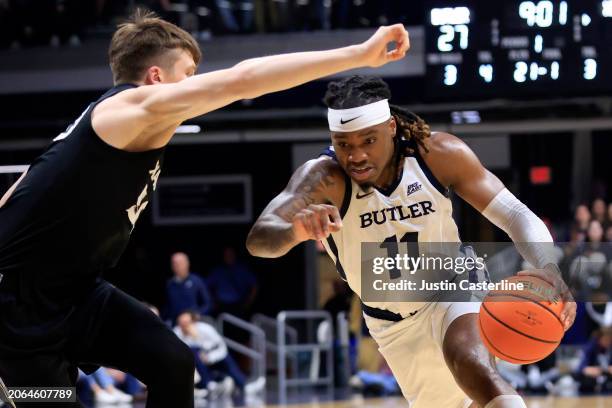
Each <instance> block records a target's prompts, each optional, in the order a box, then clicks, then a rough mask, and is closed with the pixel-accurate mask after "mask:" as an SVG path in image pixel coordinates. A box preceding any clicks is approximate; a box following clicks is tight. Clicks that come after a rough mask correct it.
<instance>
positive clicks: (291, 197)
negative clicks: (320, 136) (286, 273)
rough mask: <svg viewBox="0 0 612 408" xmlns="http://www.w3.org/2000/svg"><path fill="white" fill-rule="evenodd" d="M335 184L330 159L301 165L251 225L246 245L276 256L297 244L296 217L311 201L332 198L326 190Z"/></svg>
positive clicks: (260, 252)
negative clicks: (294, 227)
mask: <svg viewBox="0 0 612 408" xmlns="http://www.w3.org/2000/svg"><path fill="white" fill-rule="evenodd" d="M335 184H336V180H335V178H334V175H333V173H332V172H331V171H330V164H328V163H325V162H323V163H316V164H314V165H311V166H309V165H305V166H303V167H302V168H301V169H299V170H298V171H297V172H296V173H295V174H294V176H293V177H292V179H291V180H290V181H289V185H288V186H287V188H286V189H285V191H284V192H283V193H281V194H280V195H278V196H277V197H276V198H275V199H274V200H272V202H270V204H269V205H268V207H267V208H266V209H265V210H264V211H263V213H262V215H261V216H260V218H259V219H258V220H257V222H256V223H255V225H254V226H253V228H252V229H251V232H250V233H249V237H248V238H247V247H249V250H251V253H256V254H257V255H258V256H266V257H276V256H281V255H283V254H285V253H286V252H287V251H289V250H290V249H291V248H292V247H293V246H295V245H297V242H295V236H294V234H293V218H294V217H295V215H296V214H297V213H298V212H300V211H301V210H303V209H304V208H306V207H308V206H309V205H310V204H316V203H323V202H327V201H329V200H328V198H327V197H326V194H325V192H326V190H327V189H329V188H330V187H334V185H335Z"/></svg>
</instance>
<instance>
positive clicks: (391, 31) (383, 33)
mask: <svg viewBox="0 0 612 408" xmlns="http://www.w3.org/2000/svg"><path fill="white" fill-rule="evenodd" d="M392 42H395V49H393V50H391V51H388V50H387V46H388V45H389V43H392ZM361 47H362V48H363V52H364V58H365V64H366V65H368V66H370V67H379V66H381V65H384V64H386V63H388V62H391V61H397V60H400V59H402V58H404V56H405V55H406V52H407V51H408V50H409V49H410V38H409V36H408V31H406V29H405V28H404V26H403V25H402V24H394V25H392V26H382V27H380V28H379V29H378V30H377V31H376V33H374V35H373V36H372V37H370V38H369V39H368V40H367V41H366V42H364V43H362V44H361Z"/></svg>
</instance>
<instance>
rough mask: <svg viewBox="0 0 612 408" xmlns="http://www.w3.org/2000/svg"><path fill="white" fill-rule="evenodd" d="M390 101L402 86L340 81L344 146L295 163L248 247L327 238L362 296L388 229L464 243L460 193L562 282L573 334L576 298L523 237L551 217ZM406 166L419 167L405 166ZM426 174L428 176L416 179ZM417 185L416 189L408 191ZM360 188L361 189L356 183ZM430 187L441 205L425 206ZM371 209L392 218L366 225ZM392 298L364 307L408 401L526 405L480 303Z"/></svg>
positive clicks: (285, 246) (334, 118) (335, 130)
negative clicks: (374, 250)
mask: <svg viewBox="0 0 612 408" xmlns="http://www.w3.org/2000/svg"><path fill="white" fill-rule="evenodd" d="M389 99H391V91H390V90H389V88H388V86H387V84H386V83H385V82H384V81H382V80H381V79H380V78H374V77H362V76H353V77H349V78H346V79H343V80H341V81H338V82H332V83H330V84H329V86H328V91H327V94H326V96H325V103H326V104H327V106H328V107H329V113H328V121H329V128H330V133H331V143H332V147H333V149H329V150H328V151H326V153H325V154H324V155H322V156H321V157H319V158H316V159H313V160H310V161H309V162H307V163H305V164H304V165H303V166H302V167H300V168H299V169H298V170H296V172H295V173H294V174H293V176H292V177H291V180H290V181H289V183H288V185H287V187H286V188H285V190H284V191H283V192H282V193H281V194H279V195H278V196H277V197H276V198H274V199H273V200H272V201H271V202H270V203H269V204H268V206H267V207H266V208H265V209H264V210H263V212H262V214H261V216H260V217H259V219H258V220H257V222H256V223H255V225H254V226H253V228H252V229H251V232H250V233H249V236H248V238H247V243H246V245H247V248H248V250H249V252H250V253H251V254H252V255H255V256H260V257H267V258H274V257H279V256H282V255H284V254H285V253H287V252H288V251H289V250H290V249H291V248H293V247H295V246H296V245H298V244H300V243H301V242H304V241H307V240H322V241H323V242H324V243H325V245H326V249H327V250H328V252H329V253H330V255H331V256H332V258H333V260H334V261H335V262H336V266H337V269H338V272H339V273H340V274H341V276H342V277H343V278H344V279H345V280H347V282H348V283H349V285H350V286H351V287H352V288H354V290H356V291H357V293H358V294H359V295H360V296H361V294H360V293H359V291H361V281H360V277H361V255H360V251H361V242H362V241H363V242H380V240H379V239H378V238H380V237H381V234H380V233H378V232H377V231H382V233H383V235H382V236H384V237H386V236H389V233H392V232H398V233H400V231H401V234H403V233H404V232H405V231H406V229H410V230H412V232H413V233H414V232H415V231H418V233H419V234H425V235H427V236H429V237H430V238H429V241H433V242H448V241H444V239H445V238H444V237H447V238H446V239H452V240H453V241H450V242H457V241H458V240H459V237H458V234H457V229H456V226H455V224H454V221H453V220H452V217H451V211H446V209H450V200H449V195H448V193H449V190H450V189H452V190H453V191H454V192H455V193H457V195H459V196H460V197H461V198H463V199H464V200H465V201H467V202H468V203H469V204H471V205H472V206H473V207H475V208H476V209H477V210H479V211H481V212H482V214H483V215H484V216H485V217H487V218H488V219H489V220H490V221H492V222H493V223H494V224H495V225H497V226H498V227H500V228H501V229H502V230H504V231H505V232H506V233H508V235H509V236H510V238H512V240H513V241H514V242H515V243H518V244H517V247H518V249H519V251H520V252H521V255H522V256H523V257H524V258H525V259H526V260H527V261H529V262H530V264H532V265H535V266H536V267H538V268H541V269H535V270H531V271H524V272H522V273H521V274H531V275H535V276H539V277H541V278H543V279H544V280H547V281H549V282H550V283H551V284H553V285H554V286H555V287H556V288H557V289H558V290H559V292H560V294H561V299H563V300H564V301H565V308H564V310H563V313H562V315H561V320H562V321H563V324H564V326H565V329H566V330H567V329H568V328H569V327H570V326H571V324H572V323H573V320H574V317H575V314H576V304H575V303H574V302H573V298H572V297H571V294H570V293H569V292H568V291H567V287H566V286H565V284H564V283H563V281H562V280H561V278H560V275H559V274H558V269H557V268H556V266H555V265H554V264H552V263H550V259H549V258H548V257H547V254H546V252H545V251H544V252H542V251H541V249H542V246H540V245H524V244H525V243H534V242H536V243H550V242H552V237H551V236H550V233H549V232H548V230H547V229H546V226H545V225H544V223H543V222H542V221H541V220H540V219H539V218H537V216H535V214H533V213H532V212H531V211H530V210H529V209H528V208H527V207H526V206H525V205H524V204H522V203H521V202H520V201H519V200H518V199H517V198H516V197H514V196H513V195H512V194H511V193H510V192H509V191H508V190H507V189H505V187H504V185H503V184H502V182H501V181H500V180H499V179H498V178H497V177H496V176H495V175H493V174H492V173H490V172H489V171H487V170H486V169H485V168H484V167H483V166H482V164H481V163H480V161H479V160H478V158H477V157H476V155H475V154H474V153H473V152H472V150H471V149H470V148H469V147H468V146H467V145H466V144H465V143H464V142H463V141H461V140H460V139H459V138H457V137H456V136H453V135H450V134H448V133H443V132H430V129H429V126H428V125H427V124H426V123H425V122H424V121H423V120H422V119H421V118H419V117H418V116H417V115H415V114H413V113H412V112H409V111H406V110H405V109H402V108H400V107H398V106H395V105H390V104H389V103H388V100H389ZM413 159H415V160H413ZM404 167H408V169H411V170H409V171H412V174H405V172H404ZM417 173H418V174H417ZM421 174H422V175H421ZM402 177H404V179H405V178H409V181H406V180H403V179H402ZM411 177H412V178H411ZM415 178H418V180H420V181H419V182H417V183H413V182H414V180H415ZM401 182H404V184H400V183H401ZM406 183H413V184H411V186H416V187H415V188H414V189H409V188H408V187H406ZM353 185H356V186H357V187H356V188H355V190H356V191H351V189H352V188H353V187H352V186H353ZM409 186H410V185H409ZM402 189H404V190H402ZM421 189H422V190H423V191H420V190H421ZM426 190H428V191H429V193H426V192H425V191H426ZM435 190H437V191H435ZM398 191H399V192H400V193H397V192H398ZM419 193H421V194H422V197H429V198H427V199H430V200H432V201H433V204H432V201H427V202H426V203H427V205H424V206H419V205H418V204H421V203H419V202H418V201H419V199H417V198H415V196H418V195H419ZM427 194H429V195H427ZM406 203H407V204H406ZM398 205H400V206H399V207H395V206H398ZM402 205H403V206H402ZM406 205H408V207H406ZM432 205H434V206H436V205H437V207H436V208H432ZM389 206H391V207H389ZM351 207H354V208H355V207H356V208H358V209H357V210H352V211H351ZM385 207H386V208H385ZM397 208H400V209H402V208H403V209H402V211H404V209H405V210H406V213H405V214H404V213H403V212H402V213H401V217H402V218H401V220H404V221H403V222H402V223H400V221H401V220H400V219H399V218H400V216H399V215H398V216H397V218H396V215H395V213H393V212H392V211H393V210H396V209H397ZM441 208H444V209H445V211H444V212H442V210H441ZM372 210H377V211H376V212H377V213H383V212H385V211H386V214H385V215H387V214H389V215H388V216H385V217H381V218H382V220H378V219H376V222H375V223H374V222H371V221H369V222H364V220H366V219H367V218H365V217H364V215H370V214H371V213H370V212H368V211H372ZM433 213H435V215H432V214H433ZM440 214H444V215H443V216H441V215H440ZM427 215H430V216H429V217H428V216H427ZM434 217H437V218H434ZM428 219H434V220H435V221H428ZM445 230H446V231H448V232H447V233H445V232H444V231H445ZM399 236H401V235H399ZM431 237H433V238H431ZM392 238H394V239H395V237H393V236H392ZM336 242H339V243H338V244H337V245H336ZM343 252H344V254H343ZM347 264H348V265H349V267H347ZM343 265H344V266H343ZM391 303H392V302H387V303H385V304H386V305H387V307H388V308H387V309H378V308H375V307H371V306H368V305H366V304H365V303H364V304H363V311H364V314H365V315H366V316H365V317H366V322H367V324H368V328H369V329H370V332H371V334H372V337H374V338H375V340H376V341H377V343H378V345H379V350H380V351H381V353H382V354H383V356H384V357H385V359H386V360H387V363H388V364H389V366H390V367H391V369H392V370H393V372H394V375H395V376H396V378H397V381H398V383H399V384H400V387H401V388H402V392H403V393H404V395H405V396H406V398H408V399H409V400H411V401H413V402H415V401H416V402H415V408H421V407H425V408H428V407H439V408H457V407H465V408H467V406H468V405H469V407H470V408H525V404H524V402H523V400H522V398H521V397H520V396H518V395H517V394H516V391H515V390H514V389H512V387H510V385H509V384H508V383H507V382H505V381H504V380H503V379H502V378H501V376H500V375H499V373H498V372H497V370H496V368H495V363H494V362H493V359H492V358H491V356H490V354H489V352H488V350H487V349H486V348H485V346H484V345H483V343H482V341H481V340H480V336H479V333H478V326H477V324H478V315H477V312H478V308H479V304H478V303H477V302H463V303H454V304H453V303H452V302H438V304H437V305H436V304H434V302H430V303H429V304H428V305H427V306H422V309H419V310H415V311H412V312H409V313H408V312H404V311H405V310H403V309H402V306H401V305H400V303H401V302H396V304H391ZM394 307H395V309H394V310H395V311H393V310H390V309H393V308H394ZM424 316H425V317H424ZM434 327H435V328H434ZM432 333H433V334H432ZM438 333H441V335H439V334H438ZM420 338H424V340H420ZM427 353H429V354H427ZM423 355H426V357H424V358H423V357H422V356H423ZM430 356H431V358H430ZM419 359H420V360H419ZM417 365H418V366H417ZM440 367H441V368H440Z"/></svg>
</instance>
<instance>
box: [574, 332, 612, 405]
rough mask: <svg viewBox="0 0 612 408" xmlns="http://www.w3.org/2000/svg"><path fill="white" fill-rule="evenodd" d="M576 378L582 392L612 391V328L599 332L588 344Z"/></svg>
mask: <svg viewBox="0 0 612 408" xmlns="http://www.w3.org/2000/svg"><path fill="white" fill-rule="evenodd" d="M583 353H584V354H583V357H582V362H581V364H580V367H579V369H578V372H577V373H576V378H577V380H578V381H579V382H580V391H581V392H596V393H599V392H610V391H612V328H606V329H600V330H597V331H596V332H595V334H594V336H593V339H592V340H591V341H590V342H588V343H587V344H586V346H585V347H584V350H583Z"/></svg>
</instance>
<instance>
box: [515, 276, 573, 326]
mask: <svg viewBox="0 0 612 408" xmlns="http://www.w3.org/2000/svg"><path fill="white" fill-rule="evenodd" d="M551 265H552V264H551ZM555 269H556V270H555ZM517 275H518V276H535V277H536V278H540V279H542V280H544V281H546V282H548V283H550V284H551V285H552V286H553V287H554V288H555V290H556V291H557V293H558V294H559V296H560V298H561V301H562V302H563V310H562V311H561V316H559V318H560V319H561V321H562V322H563V328H564V329H565V331H567V330H568V329H569V328H570V327H572V324H574V320H575V319H576V302H575V301H574V297H573V296H572V293H571V292H570V290H569V288H568V287H567V285H566V284H565V282H564V281H563V278H561V272H560V271H559V269H558V268H556V267H555V268H546V267H545V268H544V269H532V270H528V271H520V272H519V273H518V274H517Z"/></svg>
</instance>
